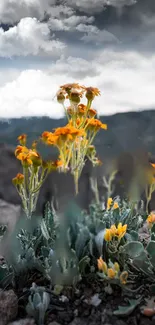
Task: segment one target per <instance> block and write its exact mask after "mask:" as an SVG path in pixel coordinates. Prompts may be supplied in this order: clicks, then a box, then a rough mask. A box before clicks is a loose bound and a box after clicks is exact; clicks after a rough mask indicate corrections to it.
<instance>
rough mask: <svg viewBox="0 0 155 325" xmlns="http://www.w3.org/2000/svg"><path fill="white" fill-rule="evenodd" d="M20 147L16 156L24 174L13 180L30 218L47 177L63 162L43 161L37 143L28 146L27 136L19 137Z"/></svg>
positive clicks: (16, 151)
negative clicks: (30, 146)
mask: <svg viewBox="0 0 155 325" xmlns="http://www.w3.org/2000/svg"><path fill="white" fill-rule="evenodd" d="M18 141H19V145H18V146H17V147H16V150H15V156H16V158H17V159H18V160H20V161H21V164H22V167H23V173H18V174H17V175H16V177H14V178H13V179H12V182H13V184H14V185H15V187H16V190H17V192H18V194H19V196H20V197H21V199H22V203H23V208H24V211H25V213H26V215H27V217H28V218H31V216H32V213H33V212H34V211H35V208H36V204H37V200H38V195H39V191H40V188H41V186H42V184H43V182H44V181H45V178H46V177H47V175H48V174H49V173H50V172H51V171H53V170H57V168H59V167H60V166H61V164H62V162H61V160H56V161H46V162H45V161H43V159H42V157H41V155H40V154H39V153H38V151H37V149H36V147H37V142H36V141H35V142H33V143H32V148H30V149H29V148H28V147H27V146H26V142H27V135H26V134H22V135H20V136H19V137H18Z"/></svg>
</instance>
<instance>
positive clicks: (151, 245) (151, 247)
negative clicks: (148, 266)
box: [146, 240, 155, 257]
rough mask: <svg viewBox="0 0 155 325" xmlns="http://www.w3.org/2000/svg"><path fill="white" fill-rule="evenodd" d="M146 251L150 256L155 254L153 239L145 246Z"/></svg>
mask: <svg viewBox="0 0 155 325" xmlns="http://www.w3.org/2000/svg"><path fill="white" fill-rule="evenodd" d="M146 250H147V252H148V253H149V255H150V256H151V257H153V256H155V241H153V240H151V241H150V242H149V243H148V245H147V247H146Z"/></svg>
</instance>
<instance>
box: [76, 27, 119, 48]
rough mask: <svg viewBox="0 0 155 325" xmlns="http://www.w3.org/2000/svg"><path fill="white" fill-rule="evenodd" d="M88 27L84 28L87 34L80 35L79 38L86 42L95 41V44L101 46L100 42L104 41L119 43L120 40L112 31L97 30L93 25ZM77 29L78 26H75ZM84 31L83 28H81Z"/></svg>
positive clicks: (103, 42)
mask: <svg viewBox="0 0 155 325" xmlns="http://www.w3.org/2000/svg"><path fill="white" fill-rule="evenodd" d="M88 27H90V28H85V31H87V34H85V35H84V36H82V37H81V40H82V41H84V42H86V43H92V42H93V43H95V45H99V46H101V44H103V45H104V44H105V43H113V44H116V43H120V40H119V39H118V38H117V37H116V36H115V35H114V34H112V33H110V32H108V31H107V30H99V29H98V28H95V26H88ZM77 29H78V28H77ZM83 31H84V28H83Z"/></svg>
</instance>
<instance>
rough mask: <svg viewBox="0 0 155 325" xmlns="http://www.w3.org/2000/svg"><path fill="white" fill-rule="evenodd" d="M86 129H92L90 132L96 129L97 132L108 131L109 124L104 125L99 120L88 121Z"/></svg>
mask: <svg viewBox="0 0 155 325" xmlns="http://www.w3.org/2000/svg"><path fill="white" fill-rule="evenodd" d="M86 129H90V130H94V129H96V131H98V130H99V129H104V130H107V124H103V123H102V122H101V121H100V120H98V119H87V127H86Z"/></svg>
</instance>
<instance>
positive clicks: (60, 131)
mask: <svg viewBox="0 0 155 325" xmlns="http://www.w3.org/2000/svg"><path fill="white" fill-rule="evenodd" d="M84 134H85V131H84V129H81V130H79V129H77V128H75V127H74V126H71V125H69V124H68V125H66V126H63V127H60V128H57V129H56V130H55V133H54V135H56V136H63V135H70V136H71V137H70V138H69V139H72V138H73V137H76V136H83V135H84Z"/></svg>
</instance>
